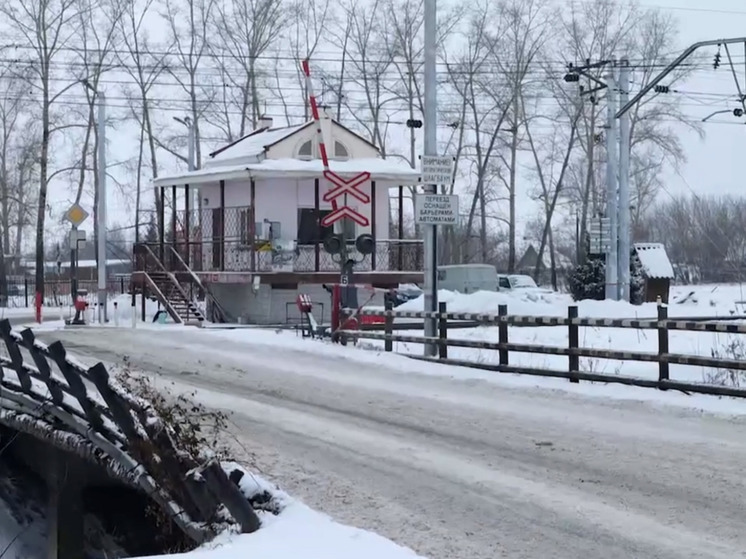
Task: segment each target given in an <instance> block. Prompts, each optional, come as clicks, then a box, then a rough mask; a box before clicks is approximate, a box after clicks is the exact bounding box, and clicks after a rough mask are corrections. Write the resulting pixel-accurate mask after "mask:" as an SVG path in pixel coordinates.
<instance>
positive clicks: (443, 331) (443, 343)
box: [438, 302, 448, 359]
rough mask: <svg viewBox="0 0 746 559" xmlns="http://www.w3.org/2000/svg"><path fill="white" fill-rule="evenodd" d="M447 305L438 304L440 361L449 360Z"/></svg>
mask: <svg viewBox="0 0 746 559" xmlns="http://www.w3.org/2000/svg"><path fill="white" fill-rule="evenodd" d="M446 312H447V311H446V304H445V303H443V302H441V303H438V338H439V339H440V343H439V344H438V359H448V345H447V344H448V322H447V320H446Z"/></svg>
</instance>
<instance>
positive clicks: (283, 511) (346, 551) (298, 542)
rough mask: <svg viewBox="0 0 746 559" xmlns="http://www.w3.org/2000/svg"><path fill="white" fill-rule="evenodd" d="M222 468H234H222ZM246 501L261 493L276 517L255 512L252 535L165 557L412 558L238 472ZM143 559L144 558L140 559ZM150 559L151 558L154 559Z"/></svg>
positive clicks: (413, 557) (408, 551) (230, 537)
mask: <svg viewBox="0 0 746 559" xmlns="http://www.w3.org/2000/svg"><path fill="white" fill-rule="evenodd" d="M224 466H225V467H226V469H233V468H235V467H238V465H237V464H230V463H229V464H225V465H224ZM244 472H245V474H244V477H243V478H242V479H241V483H240V486H241V489H242V491H243V493H244V494H245V495H246V496H247V497H253V496H256V495H257V494H261V493H267V494H269V495H270V496H271V499H272V501H273V505H279V508H280V512H279V514H277V515H275V514H273V513H271V512H264V511H259V516H260V518H261V521H262V527H261V528H260V529H259V530H258V531H257V532H255V533H253V534H243V535H237V534H222V535H220V536H218V538H216V539H215V540H214V541H212V542H210V543H208V544H206V545H204V546H202V547H201V548H199V549H197V550H195V551H192V552H189V553H183V554H178V555H169V557H183V558H184V559H192V558H193V559H239V558H244V557H246V558H253V557H255V558H257V559H259V558H261V559H417V558H420V559H422V558H421V556H419V555H417V554H415V552H414V551H412V550H411V549H408V548H404V547H401V546H398V545H396V544H395V543H393V542H391V541H390V540H387V539H386V538H383V537H381V536H378V535H376V534H374V533H372V532H367V531H365V530H360V529H358V528H353V527H350V526H345V525H343V524H338V523H336V522H334V521H333V520H332V519H331V518H329V517H328V516H326V515H325V514H322V513H319V512H316V511H314V510H312V509H310V508H309V507H307V506H306V505H304V504H303V503H301V502H299V501H296V500H295V499H293V498H292V497H290V496H289V495H288V494H287V493H285V492H283V491H281V490H280V489H278V488H277V487H276V486H274V485H273V484H271V483H269V482H268V481H266V480H265V479H262V478H261V477H259V476H256V475H253V474H251V473H249V472H246V471H245V470H244ZM143 559H147V558H143ZM150 559H156V558H154V557H152V558H150Z"/></svg>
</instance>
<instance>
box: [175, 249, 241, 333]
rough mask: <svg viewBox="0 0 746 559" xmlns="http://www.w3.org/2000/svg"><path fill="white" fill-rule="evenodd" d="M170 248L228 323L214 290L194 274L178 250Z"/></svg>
mask: <svg viewBox="0 0 746 559" xmlns="http://www.w3.org/2000/svg"><path fill="white" fill-rule="evenodd" d="M168 248H169V249H170V250H171V252H172V253H173V254H174V255H175V256H176V259H177V260H178V261H179V264H181V267H182V268H184V270H185V271H186V272H187V273H188V274H189V275H190V277H191V278H192V281H193V282H194V283H196V284H197V287H199V288H200V289H202V290H203V291H204V292H205V294H206V295H209V296H210V299H212V304H213V306H214V307H215V308H216V309H217V311H218V315H219V316H220V318H221V319H222V320H223V322H226V317H227V315H226V312H225V309H224V308H223V306H222V305H221V304H220V303H219V302H218V300H217V298H216V297H215V294H214V293H213V292H212V290H211V289H210V288H209V287H208V286H207V285H206V284H204V283H202V280H201V279H199V276H198V275H197V274H195V273H194V270H192V269H191V268H190V267H189V265H188V264H187V263H186V262H185V261H184V259H183V258H182V257H181V254H179V251H178V250H176V248H175V247H174V246H173V245H168Z"/></svg>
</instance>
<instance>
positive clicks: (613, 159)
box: [606, 62, 619, 301]
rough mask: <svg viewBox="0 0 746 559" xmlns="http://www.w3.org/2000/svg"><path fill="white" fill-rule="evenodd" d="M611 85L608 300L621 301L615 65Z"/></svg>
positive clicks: (607, 191) (608, 128) (607, 151)
mask: <svg viewBox="0 0 746 559" xmlns="http://www.w3.org/2000/svg"><path fill="white" fill-rule="evenodd" d="M606 80H607V83H608V85H609V87H608V89H607V91H608V94H607V96H606V103H607V109H606V113H607V114H606V217H608V218H609V249H608V250H607V251H606V298H607V299H612V300H615V301H616V300H618V299H619V278H618V275H617V253H618V250H617V249H618V246H617V243H618V221H619V220H618V217H619V216H618V212H619V208H618V204H617V196H618V193H617V153H618V152H617V150H618V149H619V146H618V142H617V132H618V130H617V122H616V118H615V113H616V104H617V83H616V75H615V64H614V63H613V62H612V64H611V70H610V72H609V74H608V75H607V76H606Z"/></svg>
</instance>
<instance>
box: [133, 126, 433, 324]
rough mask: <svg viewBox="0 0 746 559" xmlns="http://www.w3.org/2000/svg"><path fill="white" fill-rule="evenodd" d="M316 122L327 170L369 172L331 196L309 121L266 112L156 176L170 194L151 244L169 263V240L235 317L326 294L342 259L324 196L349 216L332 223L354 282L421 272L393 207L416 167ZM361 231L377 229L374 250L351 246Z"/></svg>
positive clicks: (417, 278) (261, 315)
mask: <svg viewBox="0 0 746 559" xmlns="http://www.w3.org/2000/svg"><path fill="white" fill-rule="evenodd" d="M321 128H322V133H323V137H324V138H325V141H324V144H325V145H326V147H327V152H328V153H329V159H330V170H331V171H332V172H334V173H336V174H337V175H339V176H340V177H342V178H343V179H346V180H350V179H351V178H353V177H355V176H356V175H359V174H361V173H370V176H369V178H368V179H367V180H365V181H364V182H363V183H362V184H361V185H360V186H359V187H358V188H357V189H353V190H350V191H349V192H348V193H347V194H344V195H341V196H339V197H337V198H336V200H331V199H327V200H325V199H324V195H325V194H326V193H327V192H328V191H329V190H330V189H333V188H334V185H333V184H331V183H330V181H329V180H327V179H326V178H325V177H324V168H323V164H322V160H321V158H320V156H319V141H318V133H317V127H316V124H315V123H314V122H313V121H311V122H307V123H305V124H302V125H296V126H288V127H279V128H273V127H272V122H271V120H270V119H265V120H263V121H262V122H261V124H260V127H259V128H258V129H257V130H255V131H254V132H252V133H250V134H248V135H247V136H245V137H243V138H241V139H239V140H237V141H235V142H233V143H231V144H229V145H226V146H224V147H222V148H221V149H219V150H217V151H215V152H213V153H212V154H210V156H209V159H208V160H207V161H205V162H204V165H203V168H202V169H200V170H198V171H193V172H187V173H183V174H179V175H172V176H165V177H159V178H157V179H156V180H155V181H154V185H155V187H156V188H160V189H161V190H162V192H163V193H164V194H165V196H166V198H167V199H169V198H170V199H175V200H176V204H175V205H172V207H171V208H170V209H169V210H167V211H166V212H165V213H166V215H164V216H161V219H160V220H159V222H160V223H161V224H162V225H161V230H160V231H159V235H158V241H157V243H156V244H157V245H159V246H155V247H152V248H154V249H155V250H154V253H156V254H159V255H160V258H161V260H164V264H166V263H167V262H166V260H169V259H168V258H166V256H167V255H168V253H169V251H170V247H169V245H171V246H173V247H174V248H175V249H176V250H177V251H178V253H179V254H180V255H181V257H182V259H183V261H184V262H185V263H186V264H187V265H188V266H189V268H190V269H191V271H193V272H194V273H195V274H196V275H197V276H199V277H200V278H201V280H202V281H203V282H205V283H206V284H209V285H210V286H211V288H210V292H211V293H212V294H214V296H215V298H216V299H218V301H219V302H220V303H221V305H222V306H223V307H225V308H237V309H239V310H238V311H237V312H236V313H233V317H232V318H233V319H239V318H244V319H246V320H249V321H252V322H271V323H277V322H282V321H283V320H284V318H285V311H286V309H285V307H286V305H285V302H288V301H294V300H295V297H296V295H297V294H298V293H299V292H303V293H309V294H311V295H312V296H313V297H314V299H317V300H321V299H322V298H323V300H324V301H326V300H327V299H326V296H325V295H324V293H325V292H323V291H322V290H321V285H322V284H325V283H335V282H337V281H338V280H339V270H340V264H339V263H338V262H336V261H335V259H334V258H333V257H332V255H330V254H328V253H327V252H326V251H325V250H324V246H323V243H324V240H325V239H326V238H328V237H329V236H330V235H332V234H333V233H334V227H335V226H327V227H325V226H324V224H323V220H324V218H325V217H326V216H328V215H329V214H331V213H332V212H333V207H332V203H333V201H334V202H336V203H337V204H338V209H340V208H342V207H344V206H346V207H347V208H348V210H346V211H348V213H347V215H348V216H349V215H351V216H352V217H353V219H350V218H348V219H346V220H342V221H340V222H338V223H337V225H336V227H337V232H341V230H342V228H344V233H345V236H346V238H347V240H348V251H349V254H350V255H351V256H352V257H353V258H354V259H355V260H356V261H357V264H356V266H355V270H356V276H355V277H356V280H355V281H357V282H359V283H367V284H373V285H377V286H381V287H393V286H396V285H398V284H399V283H420V282H421V281H422V261H423V259H422V244H421V243H420V242H418V241H405V240H403V239H402V238H401V234H402V229H403V228H402V227H401V223H402V219H403V217H402V216H401V215H400V212H399V208H400V207H401V205H402V204H401V202H402V199H403V191H404V188H405V187H407V186H410V185H416V184H417V183H418V181H419V172H418V171H417V170H414V169H412V168H410V166H409V165H408V164H407V163H406V162H404V161H402V160H401V159H399V158H389V159H383V158H382V157H381V155H380V151H379V149H378V148H377V147H376V146H374V145H372V144H371V143H369V142H368V141H366V140H365V139H364V138H362V137H361V136H359V135H357V134H355V133H354V132H352V131H351V130H349V129H347V128H345V127H344V126H342V125H341V124H339V123H337V122H335V121H333V120H332V119H331V118H329V117H328V116H326V115H324V114H323V113H322V119H321ZM392 195H393V197H394V200H393V203H392V199H391V196H392ZM397 198H398V201H397ZM195 206H196V207H197V209H195ZM392 209H393V210H394V211H395V212H396V214H397V215H396V216H395V217H393V220H394V221H393V222H394V224H396V225H397V226H396V227H395V229H397V230H398V231H399V233H398V235H397V236H398V237H399V238H395V239H391V238H390V237H391V236H392V235H391V234H390V231H391V230H392V227H391V225H392ZM349 212H352V213H349ZM169 213H170V214H171V215H169ZM356 221H357V223H356ZM343 223H344V225H343ZM361 234H370V235H372V236H373V238H374V239H375V251H374V252H373V254H370V255H365V256H364V255H361V254H359V253H358V252H357V251H356V249H355V246H354V240H355V239H356V238H357V236H359V235H361ZM174 240H175V243H174ZM171 269H172V271H175V272H179V273H184V272H185V270H177V269H174V268H173V266H172V267H171ZM141 271H145V270H141ZM257 278H258V279H257ZM268 295H271V296H270V297H267V296H268ZM260 301H261V302H260ZM273 303H274V307H275V308H274V310H270V309H271V308H272V306H273ZM265 307H266V308H265ZM280 314H281V315H282V316H280Z"/></svg>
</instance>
